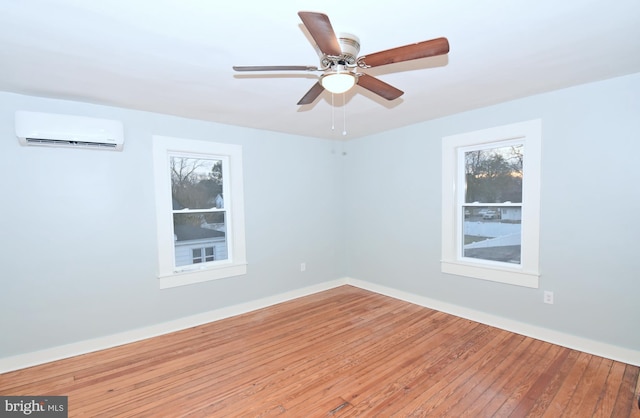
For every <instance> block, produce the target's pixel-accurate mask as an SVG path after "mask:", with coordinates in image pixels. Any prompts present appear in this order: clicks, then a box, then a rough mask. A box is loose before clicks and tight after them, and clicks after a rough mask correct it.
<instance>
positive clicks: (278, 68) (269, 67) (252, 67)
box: [233, 65, 318, 71]
mask: <svg viewBox="0 0 640 418" xmlns="http://www.w3.org/2000/svg"><path fill="white" fill-rule="evenodd" d="M233 69H234V70H235V71H318V67H314V66H311V65H234V66H233Z"/></svg>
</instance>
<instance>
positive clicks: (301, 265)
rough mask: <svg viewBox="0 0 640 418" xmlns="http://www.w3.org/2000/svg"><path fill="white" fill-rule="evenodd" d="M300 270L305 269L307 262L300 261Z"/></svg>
mask: <svg viewBox="0 0 640 418" xmlns="http://www.w3.org/2000/svg"><path fill="white" fill-rule="evenodd" d="M300 271H307V263H300Z"/></svg>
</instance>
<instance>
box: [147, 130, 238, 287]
mask: <svg viewBox="0 0 640 418" xmlns="http://www.w3.org/2000/svg"><path fill="white" fill-rule="evenodd" d="M175 154H184V155H186V156H192V157H194V158H198V157H199V158H208V159H222V160H224V161H225V162H227V164H226V165H227V166H228V167H227V168H226V169H228V171H227V172H226V173H225V175H224V177H223V178H225V181H226V178H227V177H228V185H229V186H228V188H227V189H225V190H224V199H225V207H226V208H227V211H226V219H225V226H226V234H227V235H226V237H227V246H228V258H227V259H226V260H218V261H215V262H210V263H198V264H195V265H194V266H190V267H189V268H188V269H184V268H180V267H175V246H174V234H173V206H172V197H171V173H170V171H169V158H170V156H171V155H175ZM223 169H224V167H223ZM153 170H154V171H153V172H154V181H155V197H156V223H157V240H158V279H159V282H160V288H161V289H165V288H171V287H176V286H184V285H189V284H193V283H200V282H205V281H209V280H217V279H223V278H227V277H233V276H238V275H242V274H246V272H247V259H246V244H245V226H244V186H243V183H244V182H243V176H242V173H243V169H242V147H241V146H240V145H233V144H223V143H217V142H209V141H199V140H193V139H183V138H174V137H167V136H159V135H154V136H153ZM227 173H228V174H227Z"/></svg>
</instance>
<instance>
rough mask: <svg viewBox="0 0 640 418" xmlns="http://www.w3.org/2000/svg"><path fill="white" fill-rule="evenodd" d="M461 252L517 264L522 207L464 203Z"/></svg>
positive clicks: (466, 255)
mask: <svg viewBox="0 0 640 418" xmlns="http://www.w3.org/2000/svg"><path fill="white" fill-rule="evenodd" d="M463 211H464V222H463V234H464V243H463V251H462V255H463V256H464V257H469V258H477V259H482V260H491V261H501V262H504V263H513V264H520V249H521V235H522V234H521V227H522V224H521V214H522V207H520V206H510V207H497V206H464V207H463Z"/></svg>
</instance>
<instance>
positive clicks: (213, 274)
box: [158, 264, 247, 289]
mask: <svg viewBox="0 0 640 418" xmlns="http://www.w3.org/2000/svg"><path fill="white" fill-rule="evenodd" d="M246 273H247V265H246V264H233V265H228V266H223V267H222V266H221V267H214V268H205V269H201V270H190V271H182V272H176V273H171V274H166V275H160V276H159V277H158V279H159V281H160V289H169V288H172V287H178V286H186V285H189V284H194V283H202V282H207V281H210V280H219V279H225V278H227V277H233V276H241V275H243V274H246Z"/></svg>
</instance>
